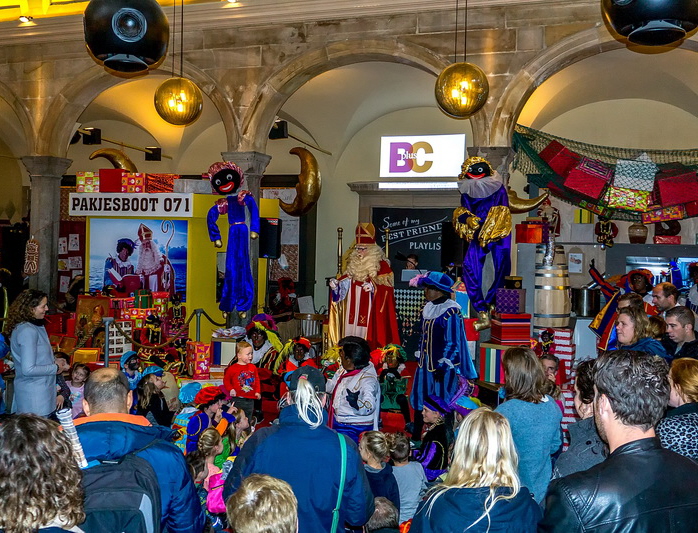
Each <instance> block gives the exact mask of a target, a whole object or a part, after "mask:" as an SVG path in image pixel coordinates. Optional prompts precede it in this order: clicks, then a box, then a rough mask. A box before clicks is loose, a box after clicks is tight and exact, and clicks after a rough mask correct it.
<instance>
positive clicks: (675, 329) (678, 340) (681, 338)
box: [662, 305, 698, 359]
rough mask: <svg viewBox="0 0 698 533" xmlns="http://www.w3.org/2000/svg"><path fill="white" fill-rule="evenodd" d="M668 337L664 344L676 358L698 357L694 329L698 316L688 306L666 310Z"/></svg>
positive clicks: (668, 351) (697, 342) (697, 345)
mask: <svg viewBox="0 0 698 533" xmlns="http://www.w3.org/2000/svg"><path fill="white" fill-rule="evenodd" d="M665 320H666V337H667V338H665V339H663V340H662V345H663V346H664V349H665V350H666V353H667V354H669V356H670V357H673V358H674V359H678V358H679V357H692V358H693V359H698V340H696V333H695V331H694V328H695V324H696V317H695V315H694V314H693V311H691V310H690V309H689V308H688V307H684V306H682V305H677V306H676V307H673V308H672V309H669V310H668V311H667V312H666V318H665Z"/></svg>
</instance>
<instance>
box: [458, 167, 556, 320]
mask: <svg viewBox="0 0 698 533" xmlns="http://www.w3.org/2000/svg"><path fill="white" fill-rule="evenodd" d="M458 180H459V181H458V190H459V191H460V193H461V196H460V202H461V207H459V208H457V209H456V210H455V211H454V212H453V228H454V229H455V231H456V233H457V234H458V236H460V237H461V238H462V239H465V240H466V241H467V242H468V244H467V249H466V251H465V257H464V258H463V281H465V287H466V290H467V291H468V297H469V298H470V303H471V304H472V306H473V308H474V309H475V311H477V313H478V316H479V319H478V321H477V322H476V323H475V329H477V330H482V329H487V328H489V327H490V306H491V305H492V304H493V301H494V296H495V293H496V291H497V289H498V288H499V287H501V286H502V285H503V283H504V277H505V276H508V275H509V273H510V271H511V213H512V212H514V213H525V212H527V211H530V210H532V209H536V208H537V207H538V206H539V205H540V204H542V203H543V202H544V201H545V199H546V198H547V197H548V195H547V193H545V194H542V195H541V196H538V197H537V198H533V199H531V200H524V199H522V198H519V197H518V196H516V194H515V193H513V192H512V191H508V190H507V188H506V187H505V186H504V183H503V182H502V178H501V176H500V175H499V173H498V172H495V171H494V170H493V169H492V165H490V163H489V161H487V160H486V159H484V158H482V157H470V158H468V159H466V160H465V161H464V162H463V166H462V167H461V173H460V175H459V176H458ZM488 253H491V254H492V261H493V263H494V281H493V282H492V286H491V287H490V288H489V290H488V291H487V294H486V295H484V296H483V293H482V270H483V267H484V265H485V258H486V257H487V254H488Z"/></svg>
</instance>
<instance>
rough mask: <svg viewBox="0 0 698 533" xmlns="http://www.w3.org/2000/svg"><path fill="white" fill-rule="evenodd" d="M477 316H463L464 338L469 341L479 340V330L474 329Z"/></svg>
mask: <svg viewBox="0 0 698 533" xmlns="http://www.w3.org/2000/svg"><path fill="white" fill-rule="evenodd" d="M478 320H479V318H464V319H463V324H465V338H466V339H467V340H469V341H479V340H480V332H479V331H478V330H476V329H475V322H477V321H478Z"/></svg>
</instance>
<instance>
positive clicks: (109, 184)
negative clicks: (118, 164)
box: [99, 168, 125, 192]
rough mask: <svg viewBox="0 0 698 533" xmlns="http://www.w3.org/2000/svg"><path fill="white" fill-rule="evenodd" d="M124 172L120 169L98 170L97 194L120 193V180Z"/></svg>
mask: <svg viewBox="0 0 698 533" xmlns="http://www.w3.org/2000/svg"><path fill="white" fill-rule="evenodd" d="M124 174H125V171H124V170H122V169H120V168H100V169H99V192H121V178H122V176H123V175H124Z"/></svg>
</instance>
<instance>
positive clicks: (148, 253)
mask: <svg viewBox="0 0 698 533" xmlns="http://www.w3.org/2000/svg"><path fill="white" fill-rule="evenodd" d="M161 257H162V256H161V254H160V253H159V252H158V250H157V248H156V247H155V245H154V244H153V241H152V239H148V240H145V241H142V242H141V247H140V250H139V253H138V266H136V274H141V275H143V276H150V275H151V274H154V273H155V272H157V271H158V269H159V268H160V265H161V263H160V258H161Z"/></svg>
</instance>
